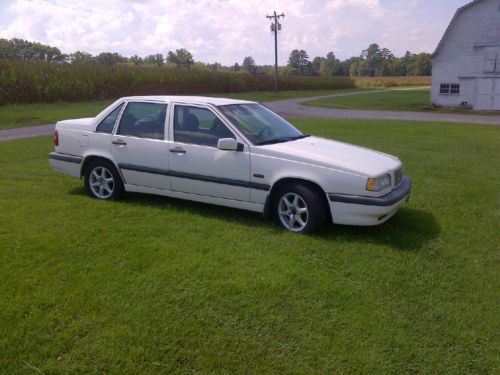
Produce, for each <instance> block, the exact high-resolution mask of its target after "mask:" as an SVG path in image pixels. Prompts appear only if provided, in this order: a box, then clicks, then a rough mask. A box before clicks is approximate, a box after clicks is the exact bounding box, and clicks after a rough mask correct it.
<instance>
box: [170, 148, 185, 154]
mask: <svg viewBox="0 0 500 375" xmlns="http://www.w3.org/2000/svg"><path fill="white" fill-rule="evenodd" d="M169 151H170V152H173V153H174V154H185V153H186V150H184V149H183V148H180V147H176V148H172V149H170V150H169Z"/></svg>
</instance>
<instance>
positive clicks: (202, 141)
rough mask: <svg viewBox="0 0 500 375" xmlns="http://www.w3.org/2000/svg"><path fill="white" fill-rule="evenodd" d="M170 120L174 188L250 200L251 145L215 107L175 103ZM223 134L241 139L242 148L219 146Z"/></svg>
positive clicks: (171, 170) (206, 194)
mask: <svg viewBox="0 0 500 375" xmlns="http://www.w3.org/2000/svg"><path fill="white" fill-rule="evenodd" d="M170 122H171V124H170V130H171V133H170V134H171V137H170V138H171V140H172V141H171V142H170V144H169V151H170V171H169V174H170V175H171V176H172V179H171V184H172V189H173V190H175V191H179V192H185V193H191V194H199V195H205V196H211V197H217V198H225V199H233V200H240V201H245V202H248V201H250V188H249V181H250V156H249V149H248V146H247V145H246V144H244V142H242V140H241V139H239V138H238V137H237V136H236V135H235V134H233V132H232V131H231V130H230V129H229V128H228V127H227V126H226V125H225V124H224V123H223V121H221V119H220V118H219V117H218V116H217V115H216V114H215V113H214V112H213V111H212V110H211V109H209V108H207V107H203V106H196V105H187V104H175V105H174V108H173V116H171V119H170ZM222 138H233V139H236V140H237V141H238V142H241V150H240V151H224V150H219V149H218V148H217V144H218V141H219V139H222Z"/></svg>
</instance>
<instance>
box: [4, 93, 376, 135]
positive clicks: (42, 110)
mask: <svg viewBox="0 0 500 375" xmlns="http://www.w3.org/2000/svg"><path fill="white" fill-rule="evenodd" d="M364 90H367V89H362V88H351V89H340V90H320V91H281V92H278V93H277V94H276V93H274V92H245V93H232V94H216V95H212V96H218V97H228V98H235V99H243V100H255V101H259V102H270V101H275V100H282V99H292V98H304V97H313V96H321V95H329V94H335V93H342V92H353V91H364ZM112 102H113V100H101V101H93V102H77V103H65V102H62V103H33V104H8V105H4V106H0V130H2V129H12V128H20V127H23V126H29V125H41V124H48V123H53V122H56V121H59V120H65V119H71V118H80V117H94V116H95V115H97V114H98V113H99V112H101V111H102V110H103V109H104V108H106V107H107V106H108V105H109V104H111V103H112Z"/></svg>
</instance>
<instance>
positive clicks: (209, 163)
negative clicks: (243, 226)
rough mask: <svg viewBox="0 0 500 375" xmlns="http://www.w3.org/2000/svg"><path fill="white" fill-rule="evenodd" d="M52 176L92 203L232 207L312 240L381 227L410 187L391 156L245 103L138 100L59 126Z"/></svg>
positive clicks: (129, 99) (175, 98)
mask: <svg viewBox="0 0 500 375" xmlns="http://www.w3.org/2000/svg"><path fill="white" fill-rule="evenodd" d="M54 144H55V152H52V153H50V155H49V158H50V163H51V165H52V167H54V168H55V169H56V170H58V171H61V172H63V173H66V174H69V175H71V176H74V177H77V178H82V177H83V180H84V183H85V187H86V189H87V191H88V194H89V195H90V196H91V197H94V198H97V199H102V200H108V199H116V198H119V197H120V196H122V195H123V193H124V192H140V193H148V194H159V195H164V196H168V197H173V198H182V199H189V200H193V201H198V202H204V203H211V204H216V205H222V206H228V207H235V208H240V209H244V210H250V211H255V212H260V213H262V214H263V215H264V216H265V217H273V218H275V219H276V221H277V222H278V223H279V224H280V225H282V226H283V227H284V228H285V229H287V230H289V231H292V232H297V233H311V232H312V231H314V230H315V229H318V228H319V227H321V226H322V225H324V223H325V222H326V220H327V219H328V218H330V219H331V220H332V221H333V223H336V224H347V225H377V224H381V223H383V222H385V221H386V220H388V219H389V218H390V217H391V216H393V215H394V214H395V213H396V211H397V209H398V207H399V206H400V205H401V204H403V203H404V201H405V200H407V199H408V197H409V194H410V189H411V181H410V178H409V177H406V176H404V175H403V167H402V164H401V161H400V160H399V159H398V158H396V157H394V156H391V155H387V154H384V153H381V152H377V151H372V150H369V149H366V148H363V147H358V146H353V145H350V144H346V143H343V142H338V141H334V140H329V139H323V138H319V137H314V136H310V135H307V134H304V133H302V132H301V131H299V130H298V129H296V128H295V127H294V126H293V125H291V124H290V123H289V122H288V121H286V120H285V119H283V118H282V117H280V116H279V115H277V114H276V113H274V112H272V111H271V110H269V109H268V108H266V107H265V106H263V105H261V104H259V103H255V102H250V101H242V100H232V99H221V98H210V97H182V96H142V97H125V98H122V99H119V100H117V101H116V102H114V103H113V104H111V105H110V106H109V107H108V108H106V109H105V110H104V111H102V112H101V113H100V114H98V115H97V116H96V117H95V118H84V119H77V120H66V121H60V122H58V123H57V124H56V128H55V132H54Z"/></svg>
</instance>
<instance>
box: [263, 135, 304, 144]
mask: <svg viewBox="0 0 500 375" xmlns="http://www.w3.org/2000/svg"><path fill="white" fill-rule="evenodd" d="M307 137H310V135H307V134H302V135H298V136H296V137H282V138H274V139H269V140H267V141H262V142H259V143H257V146H264V145H272V144H275V143H285V142H290V141H296V140H297V139H303V138H307Z"/></svg>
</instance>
